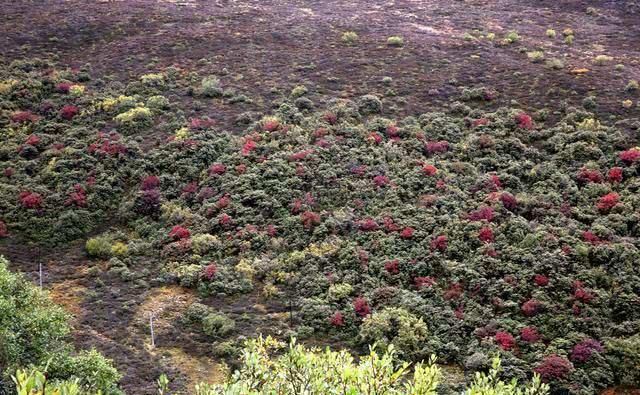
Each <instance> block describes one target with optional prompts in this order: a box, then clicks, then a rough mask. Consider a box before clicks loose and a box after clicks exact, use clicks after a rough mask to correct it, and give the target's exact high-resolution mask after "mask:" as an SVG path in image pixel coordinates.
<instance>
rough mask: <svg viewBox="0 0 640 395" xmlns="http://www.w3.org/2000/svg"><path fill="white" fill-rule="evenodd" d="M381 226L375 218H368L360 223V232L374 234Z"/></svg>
mask: <svg viewBox="0 0 640 395" xmlns="http://www.w3.org/2000/svg"><path fill="white" fill-rule="evenodd" d="M378 228H379V225H378V223H377V222H376V221H375V220H374V219H373V218H367V219H364V220H362V221H360V230H362V231H364V232H373V231H376V230H378Z"/></svg>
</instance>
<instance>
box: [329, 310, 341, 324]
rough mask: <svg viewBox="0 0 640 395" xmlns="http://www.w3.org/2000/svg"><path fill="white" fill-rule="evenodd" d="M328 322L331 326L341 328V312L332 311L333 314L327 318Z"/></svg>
mask: <svg viewBox="0 0 640 395" xmlns="http://www.w3.org/2000/svg"><path fill="white" fill-rule="evenodd" d="M329 324H331V326H335V327H336V328H342V327H343V326H344V317H343V316H342V313H341V312H339V311H336V312H335V313H333V315H332V316H331V317H330V319H329Z"/></svg>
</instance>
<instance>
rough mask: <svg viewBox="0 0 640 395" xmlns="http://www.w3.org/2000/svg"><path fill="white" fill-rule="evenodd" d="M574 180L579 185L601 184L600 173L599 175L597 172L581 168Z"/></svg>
mask: <svg viewBox="0 0 640 395" xmlns="http://www.w3.org/2000/svg"><path fill="white" fill-rule="evenodd" d="M576 178H577V179H578V182H579V183H580V184H588V183H590V182H594V183H600V182H602V173H600V171H599V170H592V169H587V168H586V167H583V168H582V169H580V171H579V172H578V175H577V176H576Z"/></svg>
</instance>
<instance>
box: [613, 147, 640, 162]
mask: <svg viewBox="0 0 640 395" xmlns="http://www.w3.org/2000/svg"><path fill="white" fill-rule="evenodd" d="M618 159H620V160H621V161H623V162H624V163H625V164H627V165H630V164H632V163H634V162H636V161H637V160H638V159H640V149H638V148H635V147H634V148H631V149H628V150H626V151H622V152H620V153H619V154H618Z"/></svg>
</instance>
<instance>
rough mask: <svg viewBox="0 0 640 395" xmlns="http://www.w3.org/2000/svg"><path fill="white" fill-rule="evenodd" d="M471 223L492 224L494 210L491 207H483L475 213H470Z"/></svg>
mask: <svg viewBox="0 0 640 395" xmlns="http://www.w3.org/2000/svg"><path fill="white" fill-rule="evenodd" d="M468 218H469V220H470V221H483V220H484V221H487V222H491V221H492V220H493V209H492V208H491V207H489V206H485V207H481V208H479V209H477V210H475V211H472V212H470V213H469V216H468Z"/></svg>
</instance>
